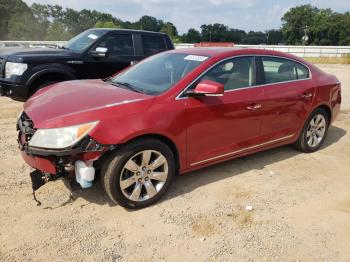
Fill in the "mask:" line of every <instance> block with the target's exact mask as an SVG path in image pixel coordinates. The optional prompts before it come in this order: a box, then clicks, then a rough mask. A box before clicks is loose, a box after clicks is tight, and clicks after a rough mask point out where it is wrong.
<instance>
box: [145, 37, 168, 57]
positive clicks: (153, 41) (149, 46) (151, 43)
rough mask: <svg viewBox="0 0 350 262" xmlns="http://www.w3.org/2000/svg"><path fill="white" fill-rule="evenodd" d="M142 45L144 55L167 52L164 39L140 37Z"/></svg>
mask: <svg viewBox="0 0 350 262" xmlns="http://www.w3.org/2000/svg"><path fill="white" fill-rule="evenodd" d="M141 39H142V45H143V50H144V54H145V55H147V56H148V55H153V54H156V53H159V52H162V51H165V50H167V48H166V44H165V41H164V37H161V36H147V35H142V36H141Z"/></svg>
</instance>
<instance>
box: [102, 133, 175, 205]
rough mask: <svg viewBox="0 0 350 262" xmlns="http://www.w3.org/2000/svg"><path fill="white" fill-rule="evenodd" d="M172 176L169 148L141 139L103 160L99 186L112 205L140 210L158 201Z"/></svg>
mask: <svg viewBox="0 0 350 262" xmlns="http://www.w3.org/2000/svg"><path fill="white" fill-rule="evenodd" d="M174 176H175V160H174V155H173V153H172V151H171V150H170V148H169V147H168V146H167V145H166V144H164V143H162V142H161V141H159V140H156V139H142V140H137V141H134V142H131V143H130V144H126V145H124V146H122V147H121V148H120V149H119V150H117V151H116V152H115V153H114V155H112V156H111V157H110V158H109V159H107V160H106V162H105V165H104V168H103V170H102V173H101V183H102V186H103V187H104V189H105V191H106V193H107V195H108V196H109V197H110V198H111V199H112V201H113V202H115V203H118V204H120V205H121V206H123V207H126V208H142V207H146V206H149V205H151V204H153V203H155V202H156V201H158V200H159V199H160V198H161V197H162V196H163V195H164V193H165V192H166V191H167V189H168V188H169V186H170V184H171V182H172V180H173V178H174Z"/></svg>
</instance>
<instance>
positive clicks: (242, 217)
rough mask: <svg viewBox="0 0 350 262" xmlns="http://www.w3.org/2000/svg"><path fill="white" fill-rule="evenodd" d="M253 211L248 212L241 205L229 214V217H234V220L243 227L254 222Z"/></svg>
mask: <svg viewBox="0 0 350 262" xmlns="http://www.w3.org/2000/svg"><path fill="white" fill-rule="evenodd" d="M253 212H254V211H251V212H247V211H245V210H244V209H243V208H242V207H239V208H238V209H237V210H236V211H234V212H232V213H230V214H227V216H228V217H232V219H233V221H234V222H235V223H236V224H237V225H238V226H241V227H246V226H250V225H252V224H253V223H254V218H253Z"/></svg>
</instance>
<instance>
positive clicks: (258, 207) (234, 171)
mask: <svg viewBox="0 0 350 262" xmlns="http://www.w3.org/2000/svg"><path fill="white" fill-rule="evenodd" d="M321 68H323V69H324V70H325V71H327V72H330V73H333V74H335V75H337V76H338V78H339V79H340V80H341V81H342V82H343V104H344V106H343V112H342V113H341V115H340V116H339V117H338V119H337V120H336V122H335V123H334V125H333V126H332V127H331V128H330V130H329V135H328V138H327V140H326V142H325V145H324V146H323V148H322V149H321V150H320V151H319V152H317V153H314V154H301V153H299V152H297V151H295V150H294V149H293V148H291V147H289V146H286V147H282V148H277V149H273V150H269V151H266V152H263V153H258V154H255V155H252V156H249V157H245V158H241V159H237V160H233V161H228V162H226V163H224V164H220V165H216V166H213V167H210V168H206V169H203V170H199V171H196V172H193V173H190V174H187V175H184V176H181V177H179V178H178V179H177V180H176V181H175V183H174V184H173V186H172V188H171V190H170V192H169V193H168V194H167V195H166V197H165V198H164V199H163V200H162V201H161V202H160V203H158V204H157V205H155V206H152V207H149V208H146V209H142V210H138V211H128V210H126V209H124V208H121V207H120V206H113V205H111V204H110V203H109V202H108V199H107V197H106V196H105V194H104V193H103V192H102V190H101V187H100V186H99V184H96V185H95V186H94V187H93V188H92V189H88V190H78V191H76V192H75V193H74V195H75V197H76V200H74V201H70V200H69V191H68V189H67V188H66V187H65V186H64V184H63V182H62V181H56V182H52V183H49V184H48V185H46V186H44V187H43V188H41V189H40V190H39V191H38V198H39V199H40V200H41V201H42V206H39V207H37V206H36V204H35V202H34V201H33V200H32V195H31V185H30V180H29V176H28V173H29V171H30V168H28V167H27V166H26V165H25V164H24V162H23V161H22V159H21V157H20V155H19V152H18V149H17V146H16V131H15V122H16V116H17V114H18V113H19V111H20V109H21V103H17V102H13V101H10V100H9V99H6V98H0V260H1V261H136V260H138V261H157V260H167V261H210V260H218V261H350V137H349V135H348V132H350V97H349V94H350V67H349V66H342V65H326V66H321ZM246 206H252V207H253V210H252V211H251V212H247V211H246V210H245V208H246Z"/></svg>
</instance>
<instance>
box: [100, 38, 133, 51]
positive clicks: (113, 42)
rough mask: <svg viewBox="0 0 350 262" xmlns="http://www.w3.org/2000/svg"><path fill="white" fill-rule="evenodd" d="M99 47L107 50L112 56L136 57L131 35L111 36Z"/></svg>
mask: <svg viewBox="0 0 350 262" xmlns="http://www.w3.org/2000/svg"><path fill="white" fill-rule="evenodd" d="M98 47H104V48H107V50H108V54H110V55H134V45H133V42H132V36H131V35H130V34H120V35H117V34H115V35H109V36H107V37H106V38H105V39H104V40H103V41H102V42H101V43H99V44H98Z"/></svg>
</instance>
